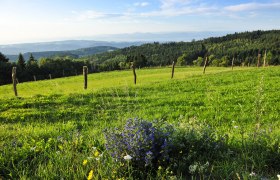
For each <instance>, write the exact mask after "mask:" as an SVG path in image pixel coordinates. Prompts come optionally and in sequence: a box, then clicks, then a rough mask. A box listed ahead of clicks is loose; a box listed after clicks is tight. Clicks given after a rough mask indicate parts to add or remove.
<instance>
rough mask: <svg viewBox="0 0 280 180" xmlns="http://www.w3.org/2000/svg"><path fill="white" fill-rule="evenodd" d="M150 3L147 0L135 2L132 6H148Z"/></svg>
mask: <svg viewBox="0 0 280 180" xmlns="http://www.w3.org/2000/svg"><path fill="white" fill-rule="evenodd" d="M149 4H150V3H148V2H136V3H134V4H133V5H134V6H137V7H146V6H148V5H149Z"/></svg>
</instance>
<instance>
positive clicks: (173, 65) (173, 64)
mask: <svg viewBox="0 0 280 180" xmlns="http://www.w3.org/2000/svg"><path fill="white" fill-rule="evenodd" d="M174 69H175V62H174V61H173V62H172V74H171V79H173V77H174Z"/></svg>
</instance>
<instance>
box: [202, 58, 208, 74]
mask: <svg viewBox="0 0 280 180" xmlns="http://www.w3.org/2000/svg"><path fill="white" fill-rule="evenodd" d="M207 64H208V56H206V59H205V62H204V68H203V74H205V70H206V66H207Z"/></svg>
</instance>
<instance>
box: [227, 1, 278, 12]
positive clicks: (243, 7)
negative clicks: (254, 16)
mask: <svg viewBox="0 0 280 180" xmlns="http://www.w3.org/2000/svg"><path fill="white" fill-rule="evenodd" d="M278 8H280V3H244V4H238V5H232V6H226V7H225V8H224V9H225V10H227V11H232V12H241V11H250V10H264V9H278Z"/></svg>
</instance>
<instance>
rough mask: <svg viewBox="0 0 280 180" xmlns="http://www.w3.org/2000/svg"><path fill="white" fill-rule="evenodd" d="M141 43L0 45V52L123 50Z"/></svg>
mask: <svg viewBox="0 0 280 180" xmlns="http://www.w3.org/2000/svg"><path fill="white" fill-rule="evenodd" d="M141 44H143V42H110V41H92V40H68V41H55V42H42V43H25V44H9V45H0V52H2V53H3V54H5V55H18V54H19V53H27V52H43V51H68V50H74V49H81V48H88V47H98V46H111V47H116V48H124V47H129V46H133V45H136V46H138V45H141Z"/></svg>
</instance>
